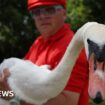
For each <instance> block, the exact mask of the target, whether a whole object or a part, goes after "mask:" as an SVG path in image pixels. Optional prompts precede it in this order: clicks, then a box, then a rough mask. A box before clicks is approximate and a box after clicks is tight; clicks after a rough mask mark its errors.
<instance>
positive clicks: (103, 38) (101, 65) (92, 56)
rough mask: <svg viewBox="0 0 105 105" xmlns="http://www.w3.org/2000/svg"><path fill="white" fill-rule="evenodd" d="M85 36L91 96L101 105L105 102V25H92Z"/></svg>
mask: <svg viewBox="0 0 105 105" xmlns="http://www.w3.org/2000/svg"><path fill="white" fill-rule="evenodd" d="M84 35H85V36H84V38H85V48H86V55H87V58H88V61H89V88H88V91H89V96H90V97H91V98H92V100H93V101H94V102H95V103H101V102H102V101H104V100H105V25H102V24H97V23H95V24H93V25H90V27H88V28H87V30H85V33H84Z"/></svg>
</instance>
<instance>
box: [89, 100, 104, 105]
mask: <svg viewBox="0 0 105 105" xmlns="http://www.w3.org/2000/svg"><path fill="white" fill-rule="evenodd" d="M89 105H105V102H103V103H101V104H94V103H93V102H92V101H90V102H89Z"/></svg>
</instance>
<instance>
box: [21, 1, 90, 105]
mask: <svg viewBox="0 0 105 105" xmlns="http://www.w3.org/2000/svg"><path fill="white" fill-rule="evenodd" d="M28 10H29V11H30V13H31V14H32V16H33V19H34V21H35V24H36V27H37V29H38V30H39V32H40V33H41V35H40V36H39V37H38V38H37V39H36V41H35V42H34V43H33V45H32V46H31V48H30V50H29V52H28V53H27V54H26V56H25V58H24V59H28V60H31V61H32V62H33V63H35V64H37V65H39V66H40V65H45V64H47V65H50V67H51V70H52V69H53V68H55V67H56V65H57V64H58V63H59V62H60V60H61V58H62V56H63V54H64V53H65V50H66V48H67V46H68V44H69V42H70V41H71V39H72V37H73V34H74V33H73V31H72V30H70V29H69V25H68V24H65V23H64V22H65V19H66V0H28ZM33 81H34V80H33ZM87 90H88V64H87V61H86V57H85V54H84V51H82V53H81V55H80V57H79V59H78V60H77V62H76V65H75V67H74V69H73V72H72V75H71V77H70V80H69V81H68V84H67V86H66V87H65V89H64V91H62V93H61V94H59V95H58V96H57V97H55V98H54V99H51V100H49V101H48V102H47V103H46V104H45V105H88V91H87ZM21 105H29V104H26V103H21Z"/></svg>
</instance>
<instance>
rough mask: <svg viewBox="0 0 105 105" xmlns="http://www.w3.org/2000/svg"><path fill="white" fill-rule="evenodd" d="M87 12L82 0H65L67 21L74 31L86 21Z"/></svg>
mask: <svg viewBox="0 0 105 105" xmlns="http://www.w3.org/2000/svg"><path fill="white" fill-rule="evenodd" d="M88 14H89V11H88V10H87V8H86V7H85V5H84V4H83V0H67V22H68V23H70V24H71V26H72V29H73V30H74V31H76V30H77V29H78V28H79V27H80V26H81V25H83V24H84V23H85V22H87V21H88Z"/></svg>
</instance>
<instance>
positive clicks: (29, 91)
mask: <svg viewBox="0 0 105 105" xmlns="http://www.w3.org/2000/svg"><path fill="white" fill-rule="evenodd" d="M87 39H88V40H92V41H95V43H97V44H99V45H100V46H103V44H105V26H104V25H101V24H98V23H96V22H89V23H86V24H85V25H84V26H82V27H81V28H80V29H79V30H78V31H77V32H76V34H75V36H74V37H73V39H72V41H71V44H70V45H69V46H68V48H67V50H66V52H65V54H64V57H63V58H62V60H61V62H60V63H59V64H58V66H57V67H56V68H55V70H53V71H50V70H49V69H47V68H43V67H39V66H37V65H35V64H33V63H31V62H29V61H25V60H21V59H18V58H9V59H6V60H4V61H3V63H1V65H0V72H1V73H2V70H3V69H4V68H9V70H10V73H11V75H10V77H9V78H8V84H9V86H10V87H11V89H12V90H13V91H14V92H15V94H16V95H17V96H19V98H20V99H23V100H25V101H26V102H30V103H32V104H36V105H41V104H43V103H45V102H46V101H48V100H49V99H51V98H54V97H56V96H57V95H59V94H60V92H61V91H62V90H63V89H64V87H65V85H66V83H67V81H68V79H69V76H70V74H71V71H72V68H73V66H74V64H75V61H76V59H77V57H78V55H79V53H80V51H81V49H82V48H83V47H84V45H85V48H86V54H87V57H88V43H87Z"/></svg>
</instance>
